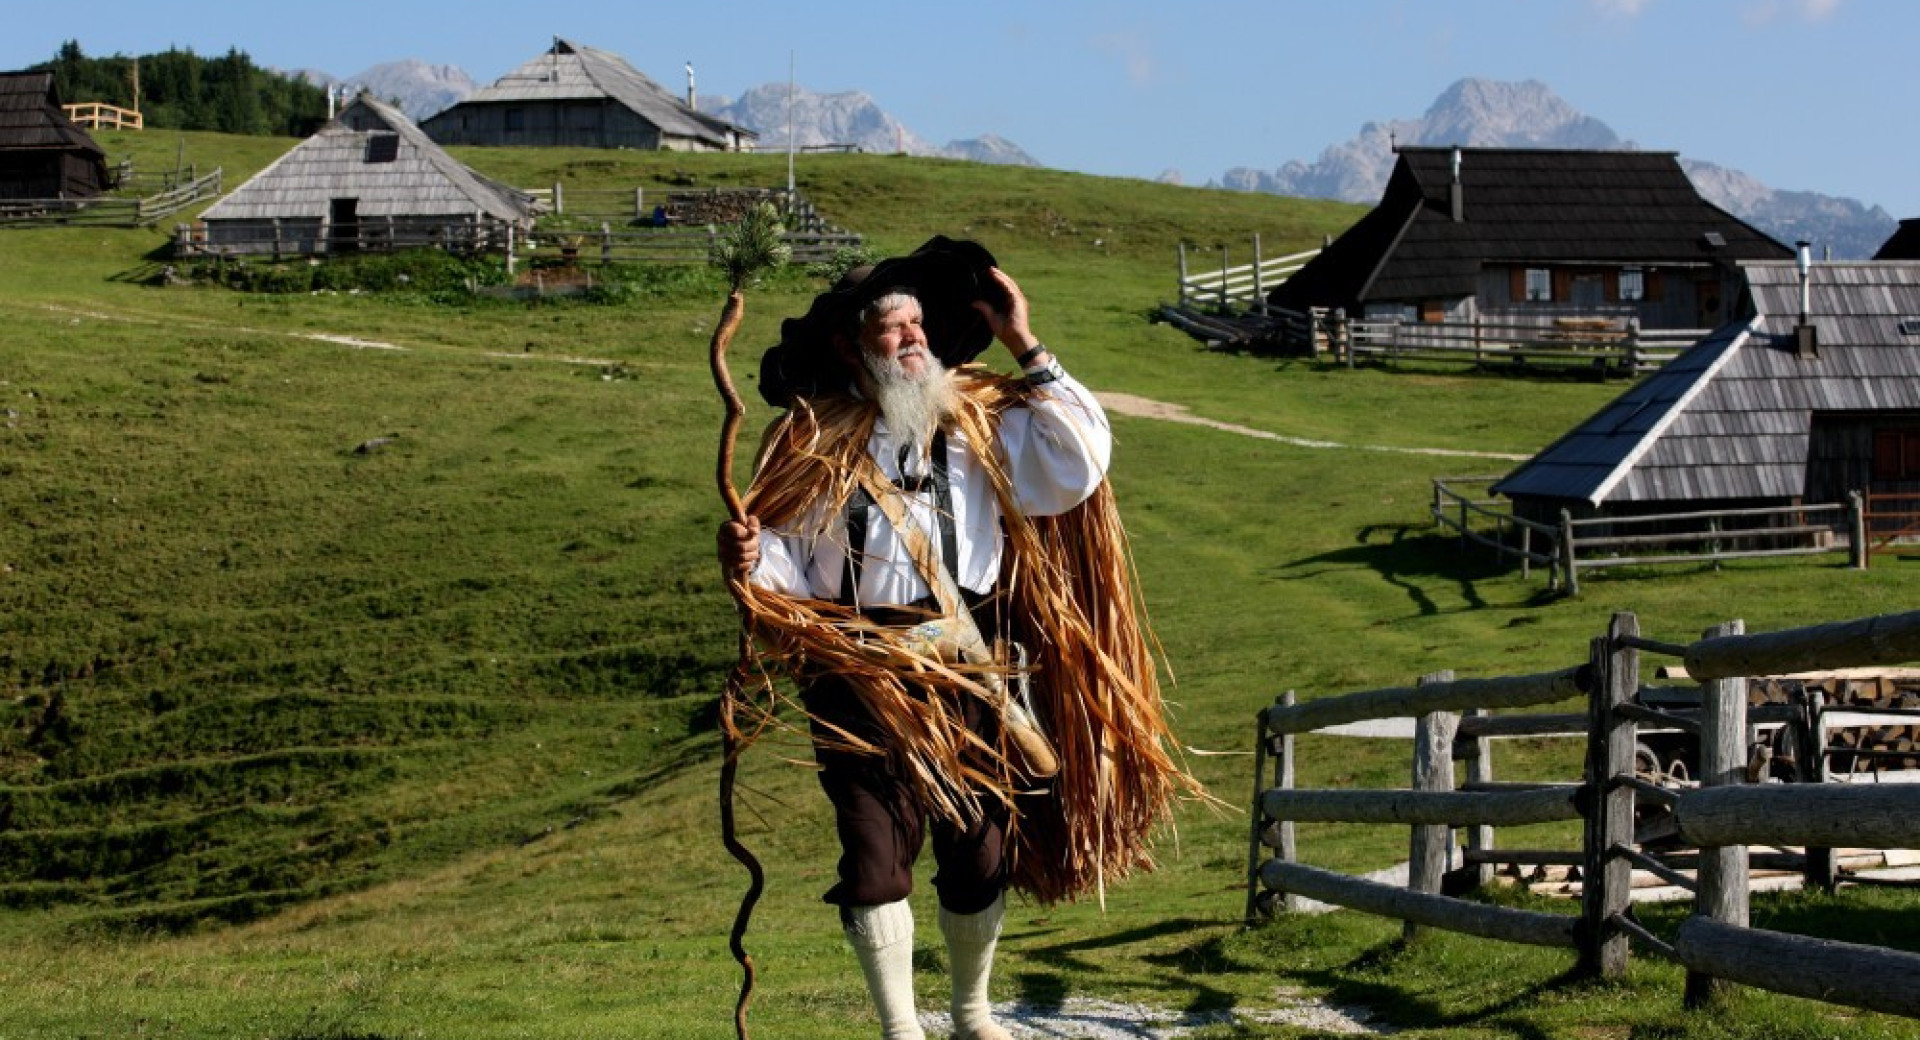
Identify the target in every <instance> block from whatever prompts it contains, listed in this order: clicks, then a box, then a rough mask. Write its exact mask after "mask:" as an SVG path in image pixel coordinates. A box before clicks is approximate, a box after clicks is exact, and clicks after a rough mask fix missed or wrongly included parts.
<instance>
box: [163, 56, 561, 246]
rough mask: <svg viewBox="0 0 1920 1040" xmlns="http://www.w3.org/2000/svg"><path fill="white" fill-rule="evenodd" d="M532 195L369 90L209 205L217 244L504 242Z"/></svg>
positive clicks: (527, 211) (209, 230) (211, 235)
mask: <svg viewBox="0 0 1920 1040" xmlns="http://www.w3.org/2000/svg"><path fill="white" fill-rule="evenodd" d="M534 213H535V203H534V200H533V197H532V196H530V195H528V194H527V193H525V192H522V191H519V190H517V189H515V188H511V187H508V186H507V185H504V184H501V183H499V182H497V181H493V180H490V179H488V178H486V177H483V176H481V175H480V174H478V173H475V172H474V171H473V170H472V169H469V168H468V167H466V166H465V165H462V164H461V163H460V162H458V161H457V160H455V159H454V158H453V157H452V156H450V155H448V154H447V153H446V152H445V151H444V150H442V149H441V148H440V146H439V145H436V144H434V143H433V142H432V141H431V140H429V139H428V138H427V135H426V134H424V133H422V132H421V131H420V128H419V127H417V126H415V125H414V124H413V122H412V121H411V120H409V119H407V117H406V116H405V115H403V114H402V113H401V112H400V111H399V110H398V109H396V108H393V107H392V106H390V105H387V104H385V103H383V102H380V101H378V100H375V99H374V98H373V97H372V96H371V95H369V94H361V95H360V96H359V97H358V98H356V99H354V101H353V102H352V103H350V104H349V105H347V107H346V108H345V109H344V110H342V111H341V113H340V114H339V115H338V116H337V117H335V118H334V119H333V120H332V121H331V122H329V123H327V125H325V126H323V127H321V128H320V130H319V132H318V133H315V134H314V135H313V136H312V137H309V138H307V139H306V140H305V141H302V142H301V143H300V144H298V145H296V146H294V148H293V150H292V151H290V152H288V153H287V154H285V155H283V156H281V157H280V158H278V159H276V160H274V162H273V163H272V165H270V166H268V167H267V168H266V169H264V170H262V171H260V172H259V173H258V174H257V175H255V176H254V177H253V178H252V179H251V180H248V181H247V182H246V183H245V184H242V185H241V186H240V187H239V188H236V189H235V190H234V191H233V193H232V194H230V195H228V196H227V197H226V198H224V199H221V200H220V201H219V202H217V203H215V204H214V205H213V206H211V207H210V208H208V210H207V211H206V212H205V213H204V214H202V216H201V219H202V220H203V221H204V222H205V224H206V233H205V244H206V248H207V250H208V251H209V252H216V253H322V252H335V253H337V252H346V251H352V250H357V249H388V248H399V247H405V246H442V247H445V248H450V249H470V248H488V247H491V246H498V245H504V241H505V237H506V231H507V229H508V228H514V229H517V230H525V229H526V228H528V227H531V226H532V223H533V217H534Z"/></svg>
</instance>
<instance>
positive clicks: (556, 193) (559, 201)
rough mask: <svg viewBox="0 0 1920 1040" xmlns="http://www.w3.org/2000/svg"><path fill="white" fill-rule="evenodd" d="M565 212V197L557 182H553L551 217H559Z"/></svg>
mask: <svg viewBox="0 0 1920 1040" xmlns="http://www.w3.org/2000/svg"><path fill="white" fill-rule="evenodd" d="M566 211H567V196H566V192H565V190H564V189H562V188H561V187H560V182H559V181H554V182H553V215H554V216H556V217H557V216H560V215H561V214H563V213H565V212H566Z"/></svg>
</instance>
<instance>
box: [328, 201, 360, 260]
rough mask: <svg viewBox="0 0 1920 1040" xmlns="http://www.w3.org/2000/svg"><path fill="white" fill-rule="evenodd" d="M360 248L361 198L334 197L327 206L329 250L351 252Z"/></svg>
mask: <svg viewBox="0 0 1920 1040" xmlns="http://www.w3.org/2000/svg"><path fill="white" fill-rule="evenodd" d="M359 248H360V200H359V199H334V200H333V202H332V204H331V205H329V206H328V207H327V252H329V253H351V252H354V251H356V250H358V249H359Z"/></svg>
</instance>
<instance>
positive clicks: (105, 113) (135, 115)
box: [61, 101, 147, 130]
mask: <svg viewBox="0 0 1920 1040" xmlns="http://www.w3.org/2000/svg"><path fill="white" fill-rule="evenodd" d="M61 107H62V108H64V109H66V110H67V118H68V119H70V120H72V121H73V123H74V125H75V126H84V127H86V128H87V129H89V130H144V129H146V125H147V123H146V117H145V116H143V115H141V114H140V113H139V112H136V111H134V110H133V109H131V108H121V107H120V106H119V105H107V104H102V103H100V102H97V101H88V102H84V103H81V104H77V105H62V106H61Z"/></svg>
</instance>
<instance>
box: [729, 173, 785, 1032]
mask: <svg viewBox="0 0 1920 1040" xmlns="http://www.w3.org/2000/svg"><path fill="white" fill-rule="evenodd" d="M781 231H782V229H781V227H780V218H779V215H778V214H777V213H776V212H775V211H774V208H773V207H772V206H771V205H769V204H767V203H764V202H763V203H761V204H759V205H758V206H755V207H753V208H752V209H750V210H748V211H747V213H746V214H745V215H743V216H742V217H741V218H740V221H739V222H738V223H737V224H735V225H733V227H731V228H729V229H728V230H727V232H726V233H725V234H724V235H722V236H721V237H720V238H719V239H718V240H716V241H715V243H714V248H713V255H712V256H711V257H710V260H711V262H712V263H713V265H714V266H715V267H718V268H720V269H721V270H723V271H725V272H726V273H727V279H728V283H729V286H730V291H729V292H728V294H727V303H726V306H725V307H723V308H722V309H721V311H720V323H719V324H718V325H716V326H715V327H714V330H713V343H712V346H711V348H710V350H709V352H708V363H709V366H710V367H711V368H712V369H713V385H714V387H715V388H716V389H717V390H719V391H720V400H721V401H722V402H723V403H724V404H725V405H726V410H727V414H726V419H725V420H724V421H723V422H722V423H721V425H720V459H719V464H718V466H717V467H716V470H715V473H714V476H715V478H716V481H717V483H718V484H719V486H720V498H721V499H722V500H723V501H724V502H725V503H726V505H727V514H728V516H730V517H731V518H732V519H733V520H734V522H736V523H741V524H744V523H746V522H747V509H746V505H745V504H744V503H743V502H742V501H741V499H740V492H739V491H737V490H735V489H734V486H733V447H734V442H735V440H736V439H737V438H738V436H739V433H740V420H741V418H742V417H744V416H745V415H746V412H747V409H746V405H744V404H742V403H741V401H740V394H739V392H738V391H736V390H735V389H734V388H733V376H732V375H731V374H730V373H729V372H728V371H727V345H728V344H729V343H731V342H732V341H733V334H734V333H735V332H736V331H738V330H739V328H740V318H741V316H742V314H743V313H745V310H746V296H745V293H744V290H745V286H746V283H747V280H748V279H750V278H752V277H753V275H754V273H755V272H756V271H759V270H761V269H763V268H767V267H772V266H774V265H777V264H781V263H785V262H786V259H787V257H788V256H790V255H791V251H790V250H789V248H788V247H787V246H786V245H785V244H784V243H783V242H781V240H780V235H781ZM745 585H746V579H745V578H743V577H739V576H734V575H729V576H728V578H727V591H728V592H729V593H731V594H732V595H733V599H734V603H735V604H736V605H738V606H739V607H740V608H741V618H740V656H739V659H738V660H737V661H736V662H735V663H734V666H733V671H732V672H731V673H730V674H729V675H728V677H727V688H726V692H725V693H723V694H722V695H721V699H720V733H721V741H722V746H723V755H722V759H721V762H720V841H721V842H722V844H724V845H725V846H726V847H727V851H728V852H729V853H731V854H732V856H733V858H734V859H736V860H739V861H740V865H741V866H743V867H745V868H746V870H747V877H748V883H747V893H746V895H745V896H743V897H741V900H740V910H739V912H738V913H736V914H735V915H734V919H733V933H732V935H731V936H730V937H729V938H728V940H727V945H728V947H729V948H730V949H732V951H733V959H734V960H736V961H738V962H740V970H741V973H742V976H743V977H742V979H741V982H740V999H739V1001H738V1002H737V1003H736V1004H735V1005H734V1009H733V1030H734V1033H735V1035H736V1036H738V1037H739V1040H747V1006H748V1004H749V1003H750V1002H751V1001H752V1000H753V984H754V980H755V972H754V966H753V955H752V954H749V953H748V952H747V947H746V935H747V922H748V920H749V919H750V918H751V917H752V916H753V907H754V904H755V903H758V902H759V901H760V893H761V891H762V890H764V889H765V888H766V871H765V870H763V869H762V868H761V866H760V861H759V860H758V859H757V858H755V857H754V855H753V853H752V852H751V851H749V850H748V849H747V847H746V846H745V845H742V844H741V843H740V839H739V837H738V836H737V835H736V834H735V833H734V813H733V787H734V780H735V777H736V775H737V774H738V773H739V769H740V754H741V752H742V751H744V750H745V748H744V747H743V746H742V743H741V740H740V736H739V730H738V729H737V728H736V727H735V726H734V718H733V713H734V709H735V708H736V707H737V706H738V704H739V702H740V697H741V695H742V692H743V691H744V689H745V687H746V683H747V680H748V679H749V677H750V676H751V675H752V674H753V644H752V636H751V635H750V634H749V633H748V631H747V624H746V620H747V619H746V612H745V611H746V607H745V603H744V599H743V597H744V596H745V594H746V588H745Z"/></svg>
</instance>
